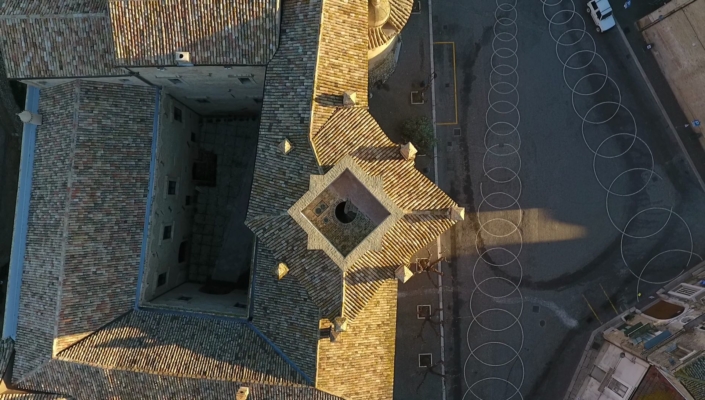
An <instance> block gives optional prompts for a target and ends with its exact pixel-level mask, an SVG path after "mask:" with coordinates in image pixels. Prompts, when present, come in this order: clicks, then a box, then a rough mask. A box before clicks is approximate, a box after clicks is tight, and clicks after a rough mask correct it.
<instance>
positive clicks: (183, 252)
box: [179, 241, 188, 264]
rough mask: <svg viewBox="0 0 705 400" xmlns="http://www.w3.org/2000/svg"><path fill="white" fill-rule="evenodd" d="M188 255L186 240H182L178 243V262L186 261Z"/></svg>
mask: <svg viewBox="0 0 705 400" xmlns="http://www.w3.org/2000/svg"><path fill="white" fill-rule="evenodd" d="M187 255H188V241H183V242H181V244H180V245H179V264H181V263H182V262H185V261H186V257H187Z"/></svg>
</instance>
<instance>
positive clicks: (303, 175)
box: [247, 0, 322, 221]
mask: <svg viewBox="0 0 705 400" xmlns="http://www.w3.org/2000/svg"><path fill="white" fill-rule="evenodd" d="M321 8H322V7H321V0H311V1H304V0H293V1H285V2H284V3H283V5H282V23H281V26H282V30H281V38H280V45H279V50H278V51H277V53H276V55H275V56H274V58H273V59H272V61H271V62H270V63H269V64H268V65H267V73H266V79H265V83H264V100H263V102H262V116H261V123H260V133H259V142H258V144H257V159H256V164H255V173H254V180H253V184H252V195H251V196H250V204H249V209H248V218H247V219H248V221H249V220H252V218H254V217H256V216H260V215H280V214H281V213H286V210H287V209H289V207H290V206H291V205H292V204H293V203H294V202H295V201H296V200H298V199H299V197H301V195H302V194H304V193H305V192H306V190H307V189H308V180H309V175H310V174H313V173H319V172H320V170H319V168H318V164H317V163H316V158H315V156H314V154H313V150H312V149H311V145H310V143H309V132H310V125H309V124H310V118H311V101H312V99H313V82H314V74H315V68H316V53H317V50H318V43H317V40H316V38H317V37H318V34H319V23H320V19H321V15H320V14H321ZM284 139H288V140H289V141H290V142H291V143H292V145H293V150H292V151H291V152H290V153H289V154H287V155H284V154H282V153H281V152H280V151H279V150H278V149H277V146H278V145H279V144H280V143H281V142H282V141H283V140H284Z"/></svg>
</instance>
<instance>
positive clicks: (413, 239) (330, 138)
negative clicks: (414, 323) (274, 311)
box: [315, 107, 457, 320]
mask: <svg viewBox="0 0 705 400" xmlns="http://www.w3.org/2000/svg"><path fill="white" fill-rule="evenodd" d="M315 147H316V149H317V154H318V157H319V160H320V162H321V164H323V165H324V166H330V165H334V164H336V163H337V162H338V161H339V160H340V159H341V158H342V157H344V156H345V155H347V154H351V155H352V156H353V157H354V158H355V159H356V160H357V163H358V165H360V167H362V169H364V170H365V171H366V172H367V173H368V174H370V175H372V176H380V175H381V176H382V178H383V182H384V190H385V192H386V193H387V195H389V197H390V198H391V199H392V200H393V201H394V202H395V203H396V204H397V206H399V207H400V208H402V209H405V210H443V209H447V208H449V207H452V206H457V204H456V203H455V202H454V201H453V200H451V199H450V198H449V197H448V196H447V195H446V194H445V193H444V192H443V191H442V190H441V189H440V188H438V186H436V185H435V184H433V182H431V181H429V180H428V178H426V177H425V176H423V175H422V174H421V173H420V172H419V171H418V170H416V168H415V167H414V161H407V160H404V159H403V158H402V156H401V154H400V152H399V145H397V144H394V143H393V142H391V141H390V140H389V139H388V138H387V136H386V134H385V133H384V132H383V131H382V129H381V128H380V127H379V125H378V124H377V122H376V121H375V120H374V118H372V116H371V115H370V114H369V112H368V111H367V110H365V109H362V108H356V107H355V108H343V109H339V110H338V111H336V113H335V114H334V115H333V116H332V117H331V118H330V120H329V121H328V122H327V123H326V125H324V126H323V128H322V129H321V130H320V132H319V134H318V135H316V142H315ZM453 225H454V222H453V221H451V220H450V219H448V218H446V217H443V216H436V215H416V214H407V215H405V216H404V217H403V218H402V219H400V220H399V221H398V222H397V223H396V224H395V225H394V226H393V227H392V228H391V229H390V230H389V231H388V232H387V233H386V235H385V236H384V242H383V243H384V246H383V247H384V249H383V250H382V251H380V252H376V251H371V252H368V253H367V254H365V256H364V257H363V258H362V259H360V260H359V261H358V262H356V263H355V264H354V265H353V267H352V268H350V269H348V270H347V271H346V273H345V304H344V307H345V308H344V312H343V314H344V315H345V316H346V317H348V318H350V319H351V320H354V319H355V317H356V315H357V314H358V313H359V312H360V311H362V309H363V308H364V307H365V304H366V303H367V301H368V300H369V299H370V298H371V296H372V295H373V294H374V293H375V290H376V288H377V287H378V286H379V285H380V284H381V282H383V281H384V280H385V279H393V278H394V269H396V267H397V266H399V265H402V264H405V263H408V262H409V259H410V257H411V256H412V255H413V254H415V253H416V252H417V251H418V250H420V249H421V248H422V247H424V246H426V245H428V244H429V243H430V242H432V241H433V240H435V239H436V238H437V237H438V236H439V235H440V234H442V233H443V232H445V231H446V230H448V229H449V228H450V227H451V226H453Z"/></svg>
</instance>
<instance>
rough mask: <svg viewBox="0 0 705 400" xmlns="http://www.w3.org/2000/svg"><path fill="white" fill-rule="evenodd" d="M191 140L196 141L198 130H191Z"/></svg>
mask: <svg viewBox="0 0 705 400" xmlns="http://www.w3.org/2000/svg"><path fill="white" fill-rule="evenodd" d="M191 141H192V142H196V132H191Z"/></svg>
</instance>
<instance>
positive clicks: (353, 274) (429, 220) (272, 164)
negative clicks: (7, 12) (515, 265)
mask: <svg viewBox="0 0 705 400" xmlns="http://www.w3.org/2000/svg"><path fill="white" fill-rule="evenodd" d="M288 7H292V8H294V7H302V5H300V4H299V3H298V2H292V3H285V4H284V15H283V22H282V45H281V48H280V52H279V53H277V55H276V56H275V58H274V59H273V60H272V64H270V66H269V67H268V72H267V81H266V82H265V100H264V105H265V106H264V108H263V114H262V115H263V117H262V118H263V120H262V124H261V128H260V141H259V144H258V153H257V163H256V167H255V179H254V184H253V189H252V196H251V200H250V209H249V210H248V218H247V221H246V224H247V225H248V226H249V227H250V229H252V230H253V231H254V232H255V234H256V235H257V237H258V238H259V239H260V240H261V243H262V244H263V245H264V246H265V247H267V248H268V249H269V250H271V252H272V256H273V257H274V259H275V260H277V262H279V261H284V262H285V263H287V265H288V266H289V273H290V274H291V275H292V276H293V277H294V278H295V279H296V280H297V281H298V282H299V283H300V284H301V285H302V286H303V287H304V288H305V289H306V290H307V292H308V293H309V296H310V297H311V298H312V300H313V301H314V303H315V304H316V305H318V307H319V308H320V309H321V316H322V317H323V318H330V319H332V318H334V317H336V316H339V315H345V316H346V317H348V318H350V320H354V319H355V317H356V316H357V314H358V313H359V312H361V311H362V310H363V309H364V307H365V305H366V304H367V302H368V301H369V299H370V298H371V297H372V296H373V295H374V293H375V292H376V290H377V289H378V288H379V286H380V285H381V284H382V283H383V282H384V281H385V280H388V279H393V278H394V269H395V268H396V267H397V266H399V265H401V264H403V263H407V262H408V261H409V258H410V257H411V256H412V255H413V254H414V253H416V251H418V250H419V249H420V248H422V247H423V246H425V245H427V244H428V243H430V242H431V241H433V240H434V239H435V238H436V237H437V236H438V235H440V234H441V233H442V232H444V231H445V230H447V229H448V228H450V227H451V226H452V225H453V222H452V221H450V220H449V219H447V218H445V217H442V216H441V217H439V216H433V215H406V216H404V218H402V219H401V220H400V221H398V222H397V223H396V225H395V226H393V228H392V229H390V231H388V232H387V233H386V234H385V236H384V239H383V243H384V250H383V251H380V252H375V251H370V252H368V254H367V255H365V256H364V257H363V258H362V259H360V260H358V262H356V263H355V264H354V265H353V266H352V267H350V268H349V270H348V271H347V272H346V273H345V278H344V280H343V277H342V275H341V272H340V270H339V268H337V266H336V265H335V263H333V262H331V260H330V259H329V258H328V257H327V256H326V255H325V254H323V252H322V251H318V250H315V251H314V250H307V235H306V233H305V232H304V231H303V229H301V228H300V227H299V226H298V225H297V223H295V222H294V221H293V219H292V218H290V217H289V216H288V215H287V214H286V211H287V210H288V209H289V208H290V207H291V206H292V205H293V204H294V203H295V202H296V201H298V200H299V198H301V196H303V195H304V193H306V192H307V191H308V188H309V176H310V175H312V174H322V170H320V169H318V164H320V166H322V167H324V168H325V167H331V166H333V165H335V164H336V163H337V162H338V161H339V160H340V159H341V158H342V157H344V156H346V155H352V156H353V157H354V158H355V159H356V161H357V163H358V164H359V165H360V166H361V167H362V168H363V169H364V170H365V171H366V172H367V173H368V174H370V175H372V176H382V177H383V180H384V190H385V192H386V193H387V195H389V196H390V197H391V198H392V200H393V201H394V203H395V204H396V205H397V206H399V207H400V208H402V209H406V210H424V211H427V210H442V209H447V208H449V207H451V206H456V204H455V203H454V202H453V201H452V200H451V199H450V198H448V196H446V195H445V193H443V191H441V190H440V189H439V188H438V187H437V186H435V185H434V184H433V183H432V182H430V181H429V180H428V179H427V178H426V177H424V176H423V175H422V174H420V173H419V172H418V171H416V169H415V167H414V162H413V161H406V160H404V159H403V158H402V156H401V154H400V153H399V146H398V145H395V144H394V143H392V142H391V141H390V140H389V139H388V138H387V136H386V135H385V134H384V132H383V131H382V130H381V129H380V127H379V125H377V123H376V122H375V121H374V119H373V118H372V116H371V115H370V114H369V112H368V111H367V110H366V109H365V107H366V106H367V46H366V41H367V36H366V32H365V29H366V27H367V7H368V5H367V2H366V1H364V0H350V1H348V2H343V1H338V0H326V1H324V3H323V7H322V8H323V11H322V15H323V16H322V19H321V32H320V42H319V43H320V44H319V46H318V49H317V50H316V48H315V40H308V41H304V40H303V39H304V38H305V37H306V36H308V37H311V38H313V37H316V36H318V31H317V29H315V27H314V26H310V27H309V26H308V25H307V24H303V23H301V22H300V20H296V19H294V20H292V19H288V17H287V9H288ZM311 7H313V5H309V6H308V8H311ZM316 7H318V6H316ZM289 18H290V17H289ZM307 21H308V19H307ZM315 22H316V21H315V18H314V19H313V20H312V21H311V23H312V24H313V23H315ZM290 24H293V25H290ZM302 41H303V42H304V43H309V44H311V43H312V45H311V47H306V48H304V47H301V46H302V44H300V43H301V42H302ZM292 46H295V47H294V49H298V48H301V53H303V54H306V56H305V57H300V56H298V57H297V56H294V57H291V56H290V55H289V54H290V53H289V52H290V51H291V48H290V47H292ZM316 51H317V54H318V56H317V59H316V60H313V59H310V58H309V57H308V55H309V54H312V53H313V52H316ZM280 57H282V58H281V60H286V61H287V67H286V69H283V68H281V67H280V66H279V65H273V64H275V63H277V62H278V61H279V60H280ZM314 61H316V62H315V64H313V62H314ZM314 69H315V85H314V90H313V91H311V90H310V88H311V86H310V83H311V81H310V77H311V74H313V72H314ZM291 74H293V75H294V76H296V78H292V77H291ZM292 79H293V80H294V81H296V80H298V81H301V84H302V86H299V89H298V93H296V94H297V95H298V96H299V97H298V101H293V99H292V90H291V89H290V88H291V87H296V86H293V85H292ZM281 88H285V89H286V90H285V91H284V92H282V91H281ZM345 91H351V92H355V93H356V95H357V101H358V102H357V107H353V108H340V107H339V106H342V97H343V92H345ZM308 99H313V104H312V112H311V114H312V115H313V119H312V120H311V121H310V128H309V129H306V124H307V123H309V119H308V114H307V113H306V112H305V111H299V110H300V107H301V106H302V105H306V104H309V103H308V101H309V100H308ZM287 106H288V107H291V109H289V108H287ZM284 117H287V118H284ZM297 122H298V123H297ZM308 131H310V132H311V136H310V140H311V142H312V143H313V148H314V149H315V154H316V157H317V159H316V158H313V157H312V152H311V147H310V144H309V142H308V141H307V140H306V139H307V138H304V137H303V136H302V135H303V134H304V132H308ZM285 138H287V139H288V140H289V141H290V142H291V143H292V145H293V150H292V151H291V152H290V153H288V154H286V155H284V154H283V153H282V152H281V151H279V150H278V149H277V145H278V144H279V143H280V142H281V141H283V140H284V139H285ZM275 265H276V264H274V263H273V264H272V265H271V268H274V266H275ZM343 293H344V295H343ZM343 298H345V301H344V302H343ZM343 303H344V304H343Z"/></svg>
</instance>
